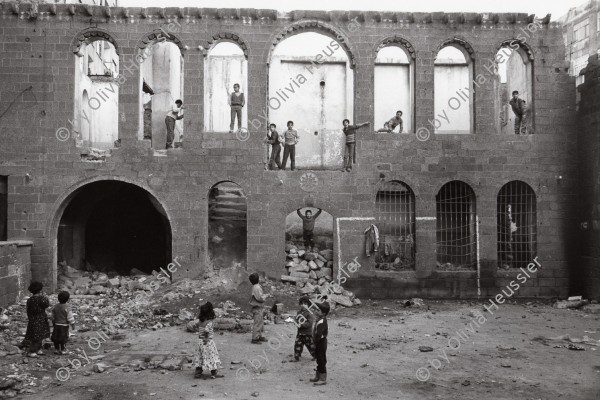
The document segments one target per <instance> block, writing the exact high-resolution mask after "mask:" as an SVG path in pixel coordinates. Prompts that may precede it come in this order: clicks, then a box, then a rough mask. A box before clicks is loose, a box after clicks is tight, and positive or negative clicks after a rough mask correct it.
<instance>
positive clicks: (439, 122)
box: [433, 44, 474, 133]
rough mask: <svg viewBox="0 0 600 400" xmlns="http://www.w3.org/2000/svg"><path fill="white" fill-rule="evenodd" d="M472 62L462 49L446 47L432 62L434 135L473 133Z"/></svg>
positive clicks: (451, 46)
mask: <svg viewBox="0 0 600 400" xmlns="http://www.w3.org/2000/svg"><path fill="white" fill-rule="evenodd" d="M472 69H473V68H472V62H471V58H470V56H469V54H468V53H467V51H466V50H465V49H463V48H462V47H460V46H458V45H456V46H455V45H452V44H450V45H447V46H445V47H443V48H442V49H441V50H440V51H439V52H438V54H437V56H436V58H435V62H434V68H433V70H434V76H433V80H434V89H433V90H434V120H433V121H434V129H435V132H436V133H471V132H472V131H473V126H474V125H473V90H472V74H473V73H472Z"/></svg>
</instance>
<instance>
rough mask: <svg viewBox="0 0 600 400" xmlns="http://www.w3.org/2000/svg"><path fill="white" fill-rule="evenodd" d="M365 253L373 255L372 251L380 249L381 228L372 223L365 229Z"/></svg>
mask: <svg viewBox="0 0 600 400" xmlns="http://www.w3.org/2000/svg"><path fill="white" fill-rule="evenodd" d="M365 236H366V238H365V239H366V240H365V253H366V255H367V257H371V253H374V252H376V251H379V229H378V228H377V227H376V226H375V225H373V224H371V226H369V227H368V228H367V229H366V230H365Z"/></svg>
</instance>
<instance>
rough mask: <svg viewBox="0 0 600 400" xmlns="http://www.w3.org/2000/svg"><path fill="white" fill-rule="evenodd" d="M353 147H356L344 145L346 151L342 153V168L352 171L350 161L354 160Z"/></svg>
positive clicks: (353, 144) (349, 144) (354, 144)
mask: <svg viewBox="0 0 600 400" xmlns="http://www.w3.org/2000/svg"><path fill="white" fill-rule="evenodd" d="M354 146H356V143H346V150H345V151H344V168H350V169H352V161H353V160H354Z"/></svg>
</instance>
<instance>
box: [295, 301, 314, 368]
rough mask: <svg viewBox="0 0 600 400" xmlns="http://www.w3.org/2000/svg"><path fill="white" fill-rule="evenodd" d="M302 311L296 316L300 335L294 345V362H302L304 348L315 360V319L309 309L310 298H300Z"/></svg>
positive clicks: (298, 334) (297, 335)
mask: <svg viewBox="0 0 600 400" xmlns="http://www.w3.org/2000/svg"><path fill="white" fill-rule="evenodd" d="M299 303H300V310H299V311H298V313H297V314H296V326H297V327H298V333H297V334H296V342H295V343H294V360H295V361H300V356H301V355H302V350H304V346H306V348H307V349H308V352H309V353H310V355H311V356H312V357H313V359H314V358H315V346H314V343H313V329H312V328H313V323H314V317H313V315H312V312H311V311H310V310H309V309H308V307H309V306H310V299H309V298H308V296H302V297H300V301H299Z"/></svg>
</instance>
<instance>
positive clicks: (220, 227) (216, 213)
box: [208, 182, 248, 269]
mask: <svg viewBox="0 0 600 400" xmlns="http://www.w3.org/2000/svg"><path fill="white" fill-rule="evenodd" d="M247 208H248V206H247V200H246V194H245V193H244V190H243V189H242V188H241V187H240V186H239V185H237V184H236V183H233V182H220V183H217V184H216V185H214V186H213V187H212V188H211V189H210V192H209V194H208V256H209V266H211V267H212V269H222V268H229V267H235V266H241V267H243V268H244V269H245V268H246V250H247V249H246V248H247V232H248V225H247Z"/></svg>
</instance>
